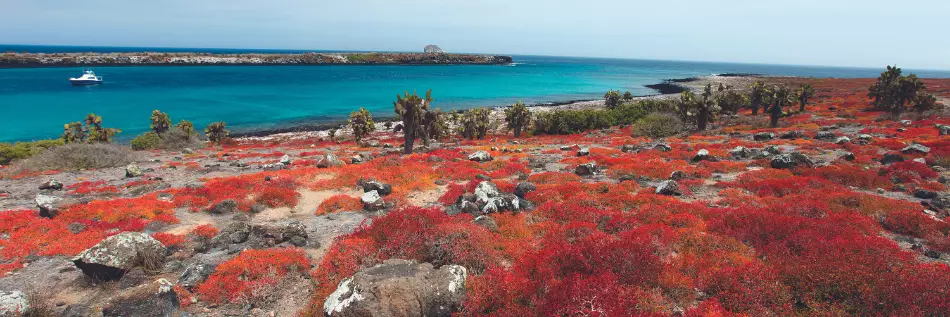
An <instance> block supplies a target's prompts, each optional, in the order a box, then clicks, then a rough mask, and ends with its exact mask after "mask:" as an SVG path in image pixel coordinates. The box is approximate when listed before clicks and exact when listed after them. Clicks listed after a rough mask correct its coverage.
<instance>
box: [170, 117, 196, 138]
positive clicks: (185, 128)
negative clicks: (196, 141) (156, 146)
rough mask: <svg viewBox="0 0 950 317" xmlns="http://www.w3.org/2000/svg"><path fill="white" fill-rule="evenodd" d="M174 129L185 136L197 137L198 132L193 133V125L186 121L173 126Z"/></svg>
mask: <svg viewBox="0 0 950 317" xmlns="http://www.w3.org/2000/svg"><path fill="white" fill-rule="evenodd" d="M175 128H177V129H178V130H181V132H184V133H185V134H187V135H198V132H195V124H194V123H191V121H188V120H181V122H178V124H176V125H175Z"/></svg>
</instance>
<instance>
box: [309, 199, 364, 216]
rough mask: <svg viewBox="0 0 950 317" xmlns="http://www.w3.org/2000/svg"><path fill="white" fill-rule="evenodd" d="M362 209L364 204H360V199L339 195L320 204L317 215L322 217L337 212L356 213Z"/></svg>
mask: <svg viewBox="0 0 950 317" xmlns="http://www.w3.org/2000/svg"><path fill="white" fill-rule="evenodd" d="M362 208H363V203H362V202H360V199H359V197H353V196H350V195H344V194H339V195H333V196H331V197H330V198H327V199H326V200H324V201H323V202H322V203H320V206H317V211H316V215H317V216H320V215H325V214H328V213H334V212H337V211H347V210H349V211H355V210H361V209H362Z"/></svg>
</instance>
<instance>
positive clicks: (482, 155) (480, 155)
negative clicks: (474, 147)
mask: <svg viewBox="0 0 950 317" xmlns="http://www.w3.org/2000/svg"><path fill="white" fill-rule="evenodd" d="M468 159H469V160H470V161H475V162H488V161H491V160H493V159H494V158H492V157H491V154H490V153H488V152H485V151H478V152H475V153H472V154H470V155H469V156H468Z"/></svg>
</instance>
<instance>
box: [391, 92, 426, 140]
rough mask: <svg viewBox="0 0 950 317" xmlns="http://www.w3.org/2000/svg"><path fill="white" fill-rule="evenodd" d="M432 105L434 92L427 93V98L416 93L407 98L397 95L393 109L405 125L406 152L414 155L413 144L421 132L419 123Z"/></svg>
mask: <svg viewBox="0 0 950 317" xmlns="http://www.w3.org/2000/svg"><path fill="white" fill-rule="evenodd" d="M430 103H432V90H429V91H426V96H425V98H422V97H419V95H417V94H416V93H412V95H410V94H409V92H408V91H407V92H405V96H402V95H396V101H394V102H393V108H394V109H395V111H396V114H397V115H399V118H400V119H401V120H402V125H403V129H402V130H403V138H404V140H405V142H404V143H403V148H404V152H405V153H406V154H411V153H412V144H413V143H414V142H415V140H416V132H418V131H419V123H420V121H422V116H423V114H424V113H425V112H426V111H428V110H429V104H430Z"/></svg>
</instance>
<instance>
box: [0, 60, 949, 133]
mask: <svg viewBox="0 0 950 317" xmlns="http://www.w3.org/2000/svg"><path fill="white" fill-rule="evenodd" d="M6 51H17V52H23V51H29V52H50V53H52V52H121V51H177V52H212V53H243V52H268V53H281V52H284V53H292V52H303V51H293V50H247V49H197V48H174V49H169V48H133V47H63V46H24V45H0V52H6ZM514 61H515V63H514V64H513V65H497V66H484V65H477V66H476V65H469V66H143V67H96V68H94V70H95V71H96V74H98V75H100V76H104V79H105V83H104V84H102V85H98V86H92V87H74V86H72V85H70V84H69V82H68V80H67V79H68V78H70V77H78V76H79V75H81V73H82V69H81V68H75V67H70V68H33V69H0V111H2V113H3V114H4V118H5V119H6V120H4V124H2V125H0V141H25V140H36V139H45V138H56V137H58V136H59V134H60V133H61V132H62V127H63V124H64V123H68V122H72V121H79V120H81V119H82V118H83V117H84V116H85V114H87V113H89V112H95V113H96V114H97V115H101V116H102V117H103V120H104V123H105V125H106V126H108V127H115V128H119V129H122V130H123V133H122V134H121V136H122V139H126V140H127V139H129V138H131V137H133V136H135V135H137V134H139V133H142V132H144V131H146V130H147V129H148V117H149V114H150V113H151V111H152V110H153V109H161V110H162V111H165V112H167V113H169V115H171V117H172V120H173V121H174V122H178V121H179V120H181V119H187V120H191V121H193V122H194V123H195V126H196V127H203V126H204V125H205V124H207V123H210V122H213V121H226V122H227V123H228V127H229V128H230V129H231V130H232V132H249V131H260V130H270V129H278V128H285V127H291V126H298V125H304V124H317V123H326V122H334V121H341V120H344V119H345V118H346V117H347V116H348V115H349V113H350V112H351V111H353V110H356V109H358V108H359V107H365V108H367V109H369V110H370V111H372V112H373V113H374V115H377V116H385V117H391V116H393V115H394V114H393V110H392V109H393V106H392V102H393V101H394V100H395V99H396V94H399V93H402V92H403V91H407V90H408V91H410V92H411V91H414V90H416V91H419V93H420V94H421V93H424V92H425V90H427V89H432V95H433V98H434V99H435V102H434V106H436V107H440V108H442V109H443V110H450V109H462V108H472V107H481V106H501V105H507V104H511V103H514V102H516V101H519V100H521V101H523V102H525V103H529V104H534V103H542V102H557V101H566V100H582V99H596V98H601V97H602V96H603V94H604V92H606V91H607V90H609V89H619V90H624V91H630V92H631V93H633V94H635V95H650V94H654V93H655V92H654V91H652V90H651V89H648V88H645V87H644V85H648V84H654V83H659V82H662V81H663V80H665V79H671V78H686V77H692V76H703V75H712V74H721V73H755V74H766V75H777V76H808V77H877V75H878V74H879V73H880V72H881V69H872V68H840V67H814V66H788V65H763V64H731V63H707V62H682V61H656V60H633V59H602V58H579V57H549V56H514ZM883 66H884V65H882V67H881V68H883ZM905 71H911V72H914V73H916V74H917V75H918V76H920V77H945V78H946V77H950V72H947V71H927V70H905Z"/></svg>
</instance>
